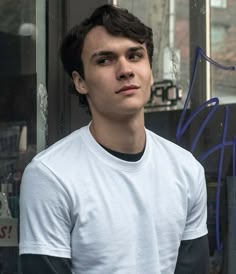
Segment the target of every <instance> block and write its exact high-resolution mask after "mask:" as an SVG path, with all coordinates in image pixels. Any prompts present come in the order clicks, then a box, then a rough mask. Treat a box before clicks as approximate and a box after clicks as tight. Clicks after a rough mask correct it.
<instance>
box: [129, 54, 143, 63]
mask: <svg viewBox="0 0 236 274" xmlns="http://www.w3.org/2000/svg"><path fill="white" fill-rule="evenodd" d="M142 58H143V53H141V52H132V53H130V55H129V60H132V61H139V60H140V59H142Z"/></svg>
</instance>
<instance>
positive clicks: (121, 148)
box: [90, 115, 146, 153]
mask: <svg viewBox="0 0 236 274" xmlns="http://www.w3.org/2000/svg"><path fill="white" fill-rule="evenodd" d="M90 131H91V134H92V135H93V137H94V138H95V140H96V141H97V142H98V143H100V144H102V145H103V146H105V147H107V148H109V149H112V150H114V151H118V152H122V153H139V152H141V151H142V150H143V149H144V147H145V138H146V136H145V129H144V115H142V117H140V118H139V119H136V118H134V117H133V118H132V117H130V118H127V117H126V119H125V120H123V119H121V120H118V121H114V120H113V119H112V120H108V119H107V118H106V119H101V117H100V118H99V119H96V118H93V120H92V123H91V126H90Z"/></svg>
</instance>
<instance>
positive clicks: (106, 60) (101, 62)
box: [96, 57, 112, 66]
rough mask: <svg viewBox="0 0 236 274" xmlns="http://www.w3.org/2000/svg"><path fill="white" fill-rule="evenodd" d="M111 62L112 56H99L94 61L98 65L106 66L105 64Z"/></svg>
mask: <svg viewBox="0 0 236 274" xmlns="http://www.w3.org/2000/svg"><path fill="white" fill-rule="evenodd" d="M111 62H112V58H111V57H102V58H99V59H98V60H97V61H96V63H97V64H98V65H102V66H106V65H109V64H111Z"/></svg>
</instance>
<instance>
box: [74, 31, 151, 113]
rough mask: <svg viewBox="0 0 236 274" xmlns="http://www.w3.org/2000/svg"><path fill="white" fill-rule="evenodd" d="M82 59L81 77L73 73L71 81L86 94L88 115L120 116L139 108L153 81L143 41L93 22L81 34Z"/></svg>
mask: <svg viewBox="0 0 236 274" xmlns="http://www.w3.org/2000/svg"><path fill="white" fill-rule="evenodd" d="M127 27H128V26H127ZM82 61H83V65H84V76H85V77H84V79H81V78H80V77H79V76H78V75H77V77H76V76H74V82H75V85H76V88H77V90H78V92H80V93H83V94H86V95H87V99H88V103H89V106H90V110H91V112H92V117H95V116H97V117H98V116H104V117H110V118H111V117H114V118H119V117H120V118H122V117H125V116H127V115H133V114H135V113H138V112H140V111H143V106H144V105H145V104H146V102H147V101H148V99H149V97H150V89H151V85H152V83H153V76H152V71H151V67H150V63H149V60H148V54H147V49H146V46H145V45H144V44H140V43H138V42H136V41H133V40H130V39H128V38H124V37H116V36H112V35H110V34H109V33H108V32H107V31H106V29H105V28H104V27H101V26H97V27H95V28H93V29H92V30H91V31H90V32H89V33H88V34H87V36H86V38H85V41H84V46H83V51H82Z"/></svg>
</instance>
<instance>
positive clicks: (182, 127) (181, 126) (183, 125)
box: [176, 47, 236, 251]
mask: <svg viewBox="0 0 236 274" xmlns="http://www.w3.org/2000/svg"><path fill="white" fill-rule="evenodd" d="M201 56H202V57H203V58H204V59H205V60H206V61H207V62H209V63H210V64H212V65H214V66H216V67H218V68H220V69H223V70H230V71H235V70H236V67H235V66H224V65H222V64H219V63H217V62H215V61H214V60H212V59H211V58H210V57H208V56H207V55H206V54H205V53H204V52H203V50H202V49H201V48H200V47H197V48H196V51H195V58H194V69H193V75H192V78H191V82H190V86H189V90H188V94H187V98H186V101H185V104H184V108H183V111H182V113H181V116H180V119H179V123H178V126H177V130H176V140H177V142H180V139H181V137H182V136H183V135H184V133H185V131H186V130H187V128H188V127H189V126H190V124H191V122H192V121H193V120H194V119H195V118H196V117H197V116H198V114H199V113H200V112H201V111H202V110H204V109H205V108H206V107H207V106H212V108H211V109H210V111H209V113H208V115H207V116H206V118H205V119H204V120H203V122H202V124H201V126H200V128H199V130H198V132H197V134H196V136H195V137H194V139H193V141H192V144H191V148H190V151H191V152H194V151H195V149H196V146H197V143H198V141H199V138H200V137H201V135H202V132H203V130H204V129H205V127H206V126H207V124H208V123H209V122H210V120H211V118H212V117H213V115H214V114H215V113H216V111H217V110H218V108H219V99H218V98H216V97H214V98H211V99H210V100H207V101H206V102H204V103H203V104H202V105H200V106H199V107H198V108H197V109H196V110H195V111H193V113H192V114H191V115H190V116H189V117H188V118H187V119H186V118H185V117H186V112H187V108H188V106H189V104H190V100H191V96H192V93H193V85H194V82H195V78H196V72H197V64H198V60H199V58H200V57H201ZM228 123H229V107H228V106H226V107H225V109H224V126H223V134H222V138H221V143H220V144H217V145H214V146H212V147H211V148H209V149H208V150H207V151H205V152H203V153H202V154H201V155H200V156H199V157H198V160H199V161H200V162H201V161H203V160H205V159H206V158H207V157H208V156H210V155H211V154H212V153H214V152H215V151H218V150H220V157H219V162H218V173H217V191H216V205H215V206H216V244H217V249H218V251H221V250H222V244H221V240H220V231H219V221H220V220H219V217H220V214H219V213H220V187H221V180H222V167H223V160H224V153H225V147H226V146H232V147H233V148H232V149H233V176H235V173H236V172H235V169H236V163H235V162H236V159H235V158H236V157H235V154H236V138H234V140H231V141H227V140H226V137H227V130H228Z"/></svg>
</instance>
